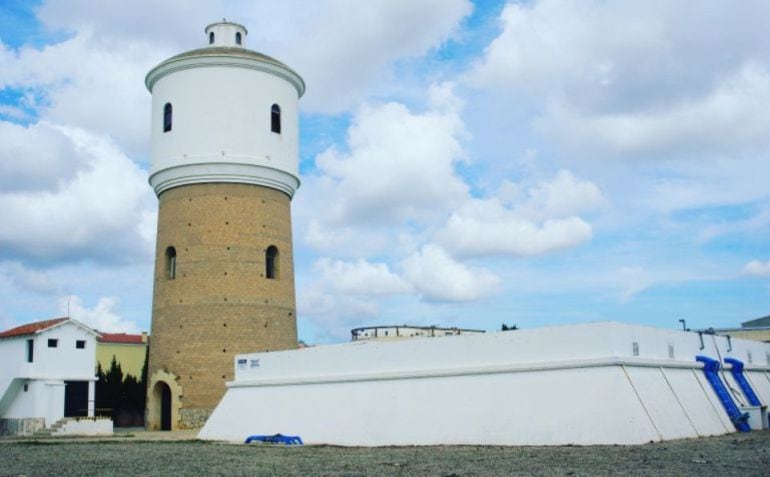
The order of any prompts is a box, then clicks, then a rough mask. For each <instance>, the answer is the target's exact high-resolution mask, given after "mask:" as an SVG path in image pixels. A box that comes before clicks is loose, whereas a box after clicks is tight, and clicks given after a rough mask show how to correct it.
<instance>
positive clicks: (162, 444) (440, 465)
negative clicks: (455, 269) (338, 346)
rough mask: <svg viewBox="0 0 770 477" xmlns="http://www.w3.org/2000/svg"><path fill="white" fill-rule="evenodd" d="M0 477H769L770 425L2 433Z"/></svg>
mask: <svg viewBox="0 0 770 477" xmlns="http://www.w3.org/2000/svg"><path fill="white" fill-rule="evenodd" d="M0 462H2V464H0V475H3V476H5V475H13V476H21V475H24V476H38V475H40V476H49V475H78V476H90V475H100V476H101V475H121V476H127V475H143V476H152V475H164V476H166V475H175V476H180V475H196V476H198V475H228V476H234V475H250V476H252V475H281V476H283V475H330V476H331V475H333V476H354V475H374V476H377V475H387V476H394V475H404V476H413V475H436V476H461V475H484V476H486V475H548V476H555V475H675V476H687V475H693V476H696V475H697V476H703V475H741V476H752V475H757V476H767V475H770V432H769V431H762V432H752V433H750V434H731V435H727V436H721V437H711V438H702V439H687V440H680V441H668V442H664V443H654V444H646V445H641V446H591V447H575V446H564V447H481V446H478V447H477V446H456V447H455V446H452V447H379V448H361V447H353V448H350V447H329V446H305V447H301V446H296V447H286V446H272V445H265V444H251V445H231V444H221V443H208V442H202V441H179V442H169V441H145V440H140V439H139V438H131V437H126V438H123V439H120V440H116V439H104V440H95V441H90V442H83V441H78V440H68V439H59V440H56V441H53V442H52V441H50V440H49V441H32V440H8V439H0Z"/></svg>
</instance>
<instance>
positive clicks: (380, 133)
mask: <svg viewBox="0 0 770 477" xmlns="http://www.w3.org/2000/svg"><path fill="white" fill-rule="evenodd" d="M275 3H276V2H269V1H266V0H265V1H258V2H237V1H226V0H216V1H204V2H196V3H195V5H194V6H191V5H190V4H189V3H188V2H181V1H179V0H171V1H152V2H150V1H149V0H142V1H137V2H97V1H89V0H71V1H67V2H62V1H40V2H17V1H6V2H3V3H2V5H0V42H1V43H0V219H2V221H1V223H2V224H3V226H2V227H0V325H2V327H3V328H6V327H10V326H13V325H16V324H20V323H24V322H27V321H32V320H37V319H45V318H50V317H53V316H60V315H66V314H68V313H69V314H70V315H71V316H73V317H74V318H78V319H80V320H82V321H84V322H86V323H88V324H91V325H93V326H96V327H98V328H100V329H102V330H104V331H129V332H135V331H140V330H149V327H150V313H151V297H152V254H153V250H154V234H155V223H156V212H157V211H156V208H157V199H156V198H155V197H154V195H153V193H152V190H151V189H150V187H149V185H148V184H147V169H148V163H149V152H148V151H149V144H148V143H149V107H150V96H149V93H148V92H147V91H146V90H145V88H144V85H143V79H144V75H145V73H146V72H147V71H148V70H149V69H150V68H151V67H152V66H154V65H155V64H157V63H159V62H160V61H162V60H164V59H165V58H167V57H169V56H171V55H173V54H176V53H178V52H181V51H184V50H188V49H192V48H197V47H200V46H202V45H204V44H205V38H204V35H203V33H202V30H203V27H204V26H205V25H207V24H208V23H210V22H212V21H215V20H216V19H219V18H222V17H227V18H228V19H230V20H234V21H238V22H240V23H243V24H244V25H246V26H247V27H248V29H249V36H248V38H247V46H248V47H249V48H251V49H255V50H257V51H260V52H263V53H266V54H268V55H271V56H274V57H276V58H279V59H281V60H282V61H284V62H285V63H287V64H288V65H290V66H291V67H293V68H294V69H296V70H297V71H298V72H299V73H300V74H301V75H302V76H303V77H304V79H305V81H306V82H307V84H308V90H307V94H306V95H305V96H304V97H303V98H302V100H301V107H302V113H301V118H300V127H301V147H300V161H301V162H300V170H301V174H302V182H303V183H302V187H301V188H300V189H299V191H298V192H297V195H296V196H295V199H294V201H293V220H294V241H295V268H296V273H297V276H296V280H297V304H298V320H299V330H300V338H302V339H304V340H305V341H308V342H312V343H322V342H334V341H343V340H347V339H348V336H349V334H348V332H349V329H350V328H353V327H357V326H365V325H377V324H391V323H398V324H401V323H410V324H418V325H431V324H435V325H443V326H461V327H470V328H481V329H487V330H495V329H499V328H500V325H501V324H502V323H507V324H514V323H515V324H517V325H518V326H520V327H525V328H532V327H537V326H543V325H552V324H559V323H577V322H586V321H597V320H619V321H626V322H632V323H640V324H648V325H654V326H662V327H677V326H678V322H677V320H678V319H680V318H684V319H686V320H687V323H688V325H689V326H691V327H694V328H700V327H709V326H714V327H731V326H738V325H739V324H740V322H742V321H746V320H749V319H753V318H757V317H760V316H765V315H767V314H770V245H769V244H770V188H768V187H767V181H768V178H770V108H768V107H767V105H768V104H769V103H770V37H768V36H767V35H766V32H765V30H766V28H765V25H764V19H766V18H768V14H770V6H769V5H767V4H766V2H761V1H746V2H740V3H732V4H727V3H725V2H718V1H704V2H700V3H699V4H698V5H697V8H695V7H693V6H691V5H687V4H685V3H683V2H682V3H680V2H669V1H650V2H643V4H642V3H638V2H625V1H613V0H610V1H589V0H580V1H575V2H561V1H551V0H546V1H529V2H506V1H483V2H482V1H477V2H471V1H469V0H422V1H414V0H411V1H396V0H387V1H385V0H381V1H376V0H373V1H371V2H349V1H343V0H327V1H319V2H313V3H310V4H308V3H307V2H301V1H299V0H296V1H293V0H292V1H286V2H280V3H281V4H280V5H276V4H275ZM180 12H184V14H181V13H180ZM682 18H687V19H688V20H687V22H683V21H682V20H681V19H682Z"/></svg>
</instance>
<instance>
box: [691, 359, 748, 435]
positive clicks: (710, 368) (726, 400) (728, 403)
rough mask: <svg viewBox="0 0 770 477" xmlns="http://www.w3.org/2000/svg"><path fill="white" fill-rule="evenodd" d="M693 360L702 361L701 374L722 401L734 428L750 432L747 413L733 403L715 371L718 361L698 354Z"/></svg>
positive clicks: (717, 369)
mask: <svg viewBox="0 0 770 477" xmlns="http://www.w3.org/2000/svg"><path fill="white" fill-rule="evenodd" d="M695 361H698V362H700V363H703V374H705V375H706V380H707V381H708V382H709V384H711V387H712V388H713V389H714V392H715V393H716V395H717V397H718V398H719V401H720V402H721V403H722V407H724V408H725V411H727V416H728V417H729V418H730V421H732V423H733V425H735V428H736V429H738V430H739V431H741V432H751V428H750V427H749V423H748V422H746V421H747V420H748V419H749V415H748V414H747V413H741V411H740V409H738V406H736V405H735V402H734V401H733V398H732V396H730V393H729V392H728V391H727V388H726V387H725V384H724V383H723V382H722V380H721V379H719V374H717V371H719V361H717V360H715V359H711V358H709V357H708V356H700V355H698V356H696V357H695Z"/></svg>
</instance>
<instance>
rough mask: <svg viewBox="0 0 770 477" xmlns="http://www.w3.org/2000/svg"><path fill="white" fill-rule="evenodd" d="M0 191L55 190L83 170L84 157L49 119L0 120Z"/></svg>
mask: <svg viewBox="0 0 770 477" xmlns="http://www.w3.org/2000/svg"><path fill="white" fill-rule="evenodd" d="M0 144H2V145H3V146H2V147H1V148H0V190H2V191H4V192H11V191H13V192H18V191H25V190H35V189H53V188H55V187H56V185H57V183H60V182H62V181H69V180H71V179H72V177H73V176H74V175H75V173H76V172H77V171H78V170H80V169H82V168H83V166H84V165H85V164H84V159H83V157H82V156H81V155H79V154H77V152H76V150H75V146H74V144H73V143H72V141H71V140H70V139H69V138H68V137H67V135H66V134H64V132H62V131H61V130H60V129H58V128H56V127H55V126H54V125H52V124H50V123H47V122H40V123H37V124H32V125H29V126H26V127H25V126H19V125H16V124H13V123H8V122H0Z"/></svg>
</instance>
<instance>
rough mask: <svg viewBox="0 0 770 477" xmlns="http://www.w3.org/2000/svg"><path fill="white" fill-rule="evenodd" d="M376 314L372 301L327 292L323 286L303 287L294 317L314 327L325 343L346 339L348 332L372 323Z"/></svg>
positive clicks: (375, 307)
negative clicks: (298, 317)
mask: <svg viewBox="0 0 770 477" xmlns="http://www.w3.org/2000/svg"><path fill="white" fill-rule="evenodd" d="M379 312H380V309H379V306H378V305H377V303H376V302H375V301H372V300H369V299H363V298H359V297H356V296H350V295H345V294H340V293H335V292H330V291H329V290H327V289H326V288H325V286H324V285H323V284H315V285H311V286H307V287H304V288H303V289H302V292H301V293H299V294H298V295H297V315H298V316H301V317H302V319H303V320H307V321H309V322H311V323H313V324H314V325H315V326H317V327H318V329H319V333H320V335H321V339H322V340H325V341H329V340H332V341H341V340H344V339H346V338H349V337H350V334H349V333H350V329H351V328H353V327H356V326H361V324H362V323H363V322H366V321H367V320H373V319H375V318H376V317H377V315H378V314H379Z"/></svg>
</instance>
